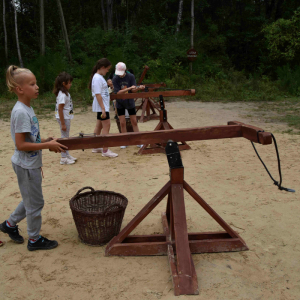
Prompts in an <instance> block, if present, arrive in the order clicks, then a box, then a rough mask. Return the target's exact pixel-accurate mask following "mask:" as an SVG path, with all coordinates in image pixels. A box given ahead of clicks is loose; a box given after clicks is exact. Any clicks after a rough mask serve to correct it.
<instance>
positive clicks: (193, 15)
mask: <svg viewBox="0 0 300 300" xmlns="http://www.w3.org/2000/svg"><path fill="white" fill-rule="evenodd" d="M194 27H195V14H194V0H192V1H191V49H193V48H194ZM192 72H193V63H192V62H190V74H192Z"/></svg>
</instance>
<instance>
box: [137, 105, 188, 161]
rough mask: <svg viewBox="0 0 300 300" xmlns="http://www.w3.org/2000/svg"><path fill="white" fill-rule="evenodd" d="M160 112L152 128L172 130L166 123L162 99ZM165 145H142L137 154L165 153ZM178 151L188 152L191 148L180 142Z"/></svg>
mask: <svg viewBox="0 0 300 300" xmlns="http://www.w3.org/2000/svg"><path fill="white" fill-rule="evenodd" d="M161 101H162V104H161V110H160V111H159V114H160V120H159V123H158V124H157V126H156V127H155V128H154V131H156V130H170V129H174V128H173V127H172V125H171V124H170V123H169V122H168V117H167V110H165V105H164V102H163V99H161ZM165 147H166V144H144V145H143V147H142V148H141V149H140V150H139V152H138V154H139V155H141V154H153V153H166V151H165ZM178 148H179V150H189V149H191V147H190V146H189V145H188V144H187V143H186V142H181V144H179V145H178Z"/></svg>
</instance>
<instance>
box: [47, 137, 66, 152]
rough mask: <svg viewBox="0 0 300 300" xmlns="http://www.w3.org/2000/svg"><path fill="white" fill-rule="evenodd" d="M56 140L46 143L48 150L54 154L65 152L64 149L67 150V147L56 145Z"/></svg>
mask: <svg viewBox="0 0 300 300" xmlns="http://www.w3.org/2000/svg"><path fill="white" fill-rule="evenodd" d="M56 140H57V139H53V140H52V141H50V142H48V144H49V150H50V151H54V152H55V153H57V152H59V153H60V152H66V149H68V147H67V146H64V145H62V144H60V143H58V142H57V141H56Z"/></svg>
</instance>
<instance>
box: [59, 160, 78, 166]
mask: <svg viewBox="0 0 300 300" xmlns="http://www.w3.org/2000/svg"><path fill="white" fill-rule="evenodd" d="M60 164H61V165H74V164H75V161H74V162H73V163H70V164H66V163H62V162H60Z"/></svg>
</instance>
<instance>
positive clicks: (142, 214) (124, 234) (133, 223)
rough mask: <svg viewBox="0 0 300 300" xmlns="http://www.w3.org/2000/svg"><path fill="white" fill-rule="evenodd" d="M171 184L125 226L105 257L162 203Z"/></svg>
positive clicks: (107, 250) (113, 240)
mask: <svg viewBox="0 0 300 300" xmlns="http://www.w3.org/2000/svg"><path fill="white" fill-rule="evenodd" d="M170 187H171V183H170V182H167V183H166V184H165V185H164V186H163V188H162V189H161V190H160V191H159V192H158V193H157V194H156V195H155V196H154V197H153V198H152V199H151V200H150V201H149V202H148V203H147V204H146V205H145V206H144V208H143V209H142V210H141V211H140V212H139V213H138V214H137V215H136V216H135V217H134V218H133V219H132V220H131V221H130V222H129V223H128V224H127V225H126V226H125V228H124V229H123V230H122V231H121V232H120V233H119V234H118V235H117V236H115V237H114V238H113V239H112V240H111V241H110V242H109V243H108V245H107V247H106V250H105V255H110V249H111V247H112V246H113V245H114V244H115V243H121V242H122V241H123V240H124V239H125V238H126V237H127V236H128V235H129V234H130V233H131V232H132V231H133V230H134V229H135V228H136V227H137V226H138V225H139V224H140V223H141V222H142V221H143V220H144V219H145V218H146V217H147V215H148V214H149V213H150V212H151V211H152V210H153V209H154V208H155V207H156V206H157V205H158V204H159V203H160V201H161V200H162V199H163V198H164V197H165V196H166V195H167V194H168V193H169V191H170Z"/></svg>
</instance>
